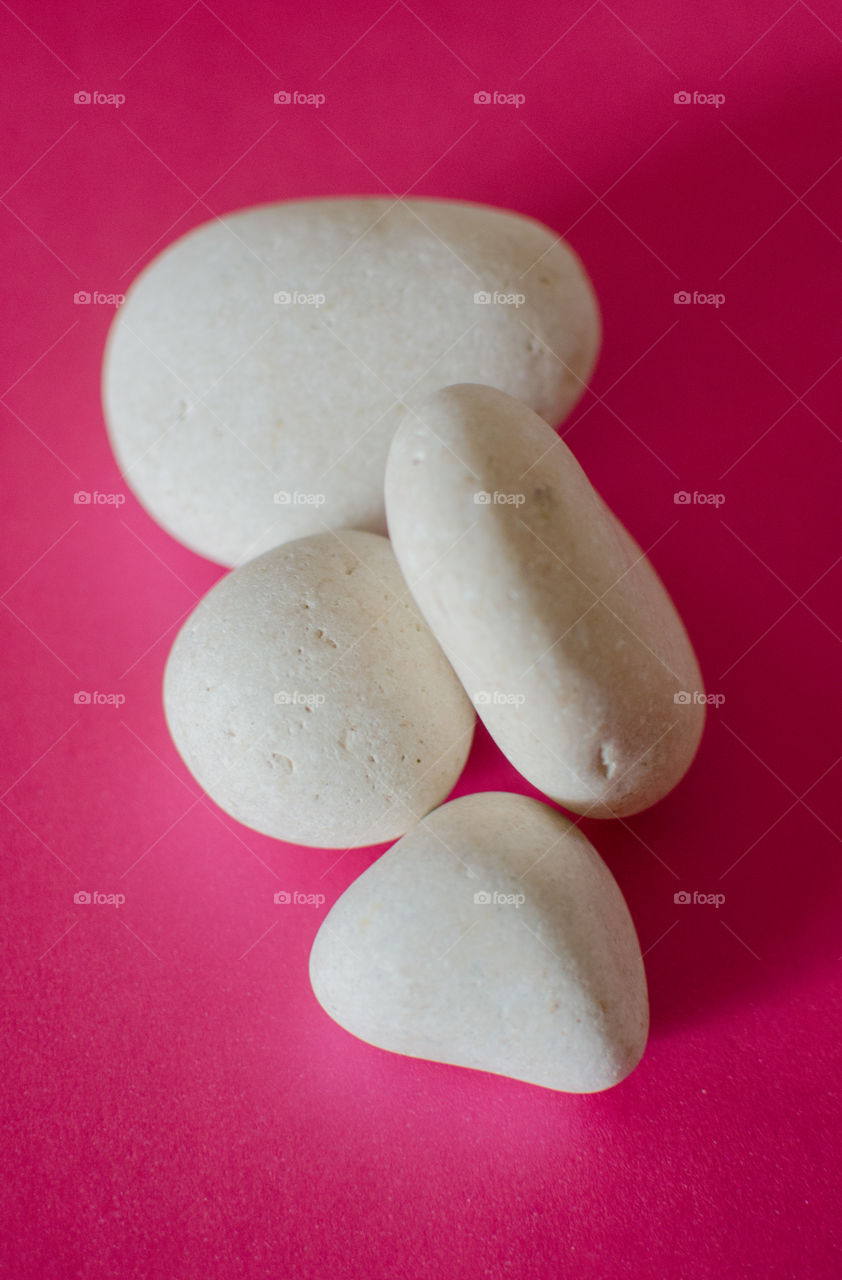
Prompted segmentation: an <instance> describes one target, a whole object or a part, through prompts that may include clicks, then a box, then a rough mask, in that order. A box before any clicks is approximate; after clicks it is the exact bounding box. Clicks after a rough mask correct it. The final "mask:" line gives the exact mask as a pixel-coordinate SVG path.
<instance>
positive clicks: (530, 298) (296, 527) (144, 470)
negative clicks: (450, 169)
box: [103, 198, 600, 565]
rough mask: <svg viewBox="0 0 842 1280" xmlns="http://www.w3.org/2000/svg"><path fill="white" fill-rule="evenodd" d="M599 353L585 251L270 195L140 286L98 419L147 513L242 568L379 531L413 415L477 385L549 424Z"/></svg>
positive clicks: (519, 224) (185, 241) (187, 240)
mask: <svg viewBox="0 0 842 1280" xmlns="http://www.w3.org/2000/svg"><path fill="white" fill-rule="evenodd" d="M276 299H277V300H276ZM599 341H600V322H599V315H598V311H597V306H596V301H595V299H594V295H593V291H592V289H591V286H590V283H589V282H588V280H587V277H586V276H585V274H584V272H583V270H582V267H581V264H580V263H579V260H578V258H577V257H576V256H575V254H574V253H573V251H572V250H571V249H570V248H568V246H567V245H565V243H564V242H563V241H561V240H559V239H558V238H557V237H556V236H555V235H554V234H553V233H552V232H551V231H550V230H549V229H548V228H547V227H545V226H543V225H542V224H541V223H538V222H535V221H533V220H532V219H530V218H526V217H523V216H522V215H520V214H514V213H508V212H506V211H504V210H500V209H493V208H489V207H487V206H483V205H471V204H462V203H459V202H455V201H446V200H409V201H406V202H400V203H396V202H395V201H392V200H388V199H383V198H370V199H334V200H312V201H298V202H290V203H283V204H273V205H263V206H259V207H257V208H252V209H246V210H243V211H240V212H238V213H233V214H230V215H228V216H226V217H225V218H223V219H220V220H214V221H212V222H208V223H206V224H204V225H203V226H201V227H199V228H197V229H196V230H194V231H191V232H189V233H188V234H187V235H186V236H184V237H183V238H181V239H180V240H178V241H176V242H175V243H174V244H173V245H171V246H169V247H168V248H167V249H166V250H165V251H164V252H163V253H161V254H160V255H159V256H158V257H157V258H155V259H154V261H153V262H152V263H151V264H150V265H149V266H148V267H147V268H146V269H145V270H144V271H143V272H142V274H141V275H140V276H139V277H138V279H137V280H136V281H135V282H134V284H133V285H132V287H131V289H130V290H129V292H128V295H127V298H126V301H125V303H124V305H123V306H122V307H121V308H120V310H119V312H118V313H117V317H116V319H115V321H114V325H113V327H112V330H111V333H110V336H109V341H108V345H107V350H106V357H105V367H104V382H103V397H104V406H105V414H106V420H107V423H108V427H109V433H110V437H111V442H112V446H113V448H114V452H115V454H116V456H117V459H118V462H119V463H120V466H121V469H122V470H123V472H124V475H125V479H126V481H127V483H128V484H129V485H130V486H131V487H132V489H133V490H134V492H135V493H136V494H137V496H138V498H139V499H140V501H141V502H142V503H143V504H144V506H145V507H146V508H147V509H148V511H149V512H150V513H151V515H152V516H153V517H154V518H155V519H156V520H157V521H158V523H159V524H161V525H163V527H164V528H165V529H167V530H168V531H169V532H170V533H171V534H172V535H173V536H174V537H176V538H178V539H179V540H180V541H182V542H184V543H186V544H187V546H189V547H192V548H193V549H194V550H195V551H198V552H200V553H201V554H202V555H205V556H208V557H209V558H210V559H212V560H217V561H219V562H220V563H222V564H227V565H233V564H239V563H242V562H243V561H244V560H247V559H250V558H251V557H253V556H256V555H258V554H260V553H261V552H263V551H266V550H268V549H269V548H270V547H273V546H276V545H277V544H278V543H281V542H284V541H288V540H290V539H293V538H298V537H303V536H305V535H309V534H312V533H318V532H321V531H322V529H323V528H324V527H325V525H327V526H328V527H330V528H343V527H344V528H357V529H368V530H370V531H372V532H375V533H384V532H385V519H384V512H383V471H384V467H385V462H386V455H387V452H388V447H389V441H390V440H391V437H392V435H393V433H394V430H395V428H396V427H397V426H398V425H399V423H400V422H401V421H402V420H403V419H404V418H406V417H407V416H408V414H409V413H410V412H411V409H412V408H413V407H415V406H416V405H417V404H418V403H419V402H420V401H421V400H423V399H424V398H425V397H426V396H427V395H428V394H429V393H430V392H432V391H434V390H435V389H436V388H438V387H443V386H447V385H448V383H452V382H460V381H477V382H487V383H490V384H492V385H493V386H499V387H502V388H503V389H505V390H506V391H509V392H511V393H512V394H514V395H517V396H519V397H520V398H522V399H523V400H525V401H526V402H527V403H528V404H530V405H531V406H532V408H533V409H534V410H536V412H538V413H540V414H542V415H543V416H544V417H545V418H547V420H548V421H551V422H554V423H555V422H557V421H559V420H560V419H561V418H562V417H563V416H564V415H565V414H566V413H567V412H568V410H569V409H570V408H571V406H572V405H573V404H574V402H575V401H576V400H577V399H578V398H579V396H580V394H581V392H582V391H583V389H584V383H585V382H586V381H587V378H588V377H589V375H590V372H591V369H592V367H593V364H594V361H595V359H596V354H597V349H598V346H599Z"/></svg>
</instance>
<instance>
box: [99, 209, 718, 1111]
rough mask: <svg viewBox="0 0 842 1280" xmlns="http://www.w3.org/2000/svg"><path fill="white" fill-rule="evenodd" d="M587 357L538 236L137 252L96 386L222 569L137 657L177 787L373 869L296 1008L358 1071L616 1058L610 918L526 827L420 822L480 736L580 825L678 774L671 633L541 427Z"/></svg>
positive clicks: (267, 236)
mask: <svg viewBox="0 0 842 1280" xmlns="http://www.w3.org/2000/svg"><path fill="white" fill-rule="evenodd" d="M599 342H600V322H599V313H598V308H597V304H596V300H595V298H594V294H593V290H592V288H591V285H590V282H589V281H588V279H587V276H586V275H585V273H584V270H583V268H582V266H581V263H580V262H579V260H578V258H577V257H576V256H575V254H574V253H573V252H572V250H571V249H570V248H569V247H568V246H567V245H566V244H565V243H564V242H563V241H561V240H559V239H558V238H557V237H555V236H554V235H553V234H552V233H551V232H550V231H549V230H548V229H547V228H546V227H543V226H542V225H540V224H539V223H536V222H534V221H532V220H531V219H528V218H524V217H521V216H519V215H515V214H512V213H508V212H504V211H501V210H497V209H490V208H486V207H483V206H479V205H470V204H462V203H456V202H451V201H443V200H442V201H437V200H418V201H397V202H395V201H390V200H383V199H336V200H317V201H302V202H298V203H288V204H276V205H267V206H263V207H260V208H256V209H250V210H246V211H244V212H241V213H237V214H234V215H232V216H230V217H228V218H225V219H219V220H216V221H214V222H211V223H208V224H206V225H204V226H201V227H199V228H198V229H197V230H195V231H193V232H191V233H190V234H188V235H186V236H185V237H184V238H183V239H181V240H179V241H178V242H177V243H176V244H174V245H173V246H171V247H170V248H169V249H167V250H166V251H165V252H164V253H162V254H161V255H160V256H159V257H158V258H157V259H155V261H154V262H153V263H152V264H151V265H150V266H149V267H148V268H147V269H146V270H145V271H144V272H143V274H142V275H141V276H140V278H139V279H138V280H137V281H136V282H135V284H134V285H133V287H132V289H131V290H130V292H129V294H128V296H127V299H126V302H125V304H124V305H123V307H122V308H121V309H120V311H119V313H118V316H117V319H116V321H115V323H114V326H113V328H112V331H111V334H110V337H109V341H108V347H107V351H106V358H105V372H104V399H105V409H106V418H107V422H108V426H109V431H110V435H111V440H112V444H113V447H114V450H115V453H116V455H117V458H118V460H119V462H120V465H121V468H122V469H123V472H124V475H125V478H126V480H127V482H128V483H129V484H130V485H131V487H132V488H133V489H134V491H135V493H136V494H137V496H138V498H139V499H140V501H141V502H142V503H143V504H144V506H145V507H146V508H147V510H148V511H149V512H150V513H151V514H152V515H153V516H154V517H155V519H156V520H157V521H158V522H159V523H160V524H161V525H162V526H163V527H164V528H165V529H167V530H168V531H169V532H170V533H171V534H172V535H173V536H174V537H176V538H178V539H179V540H180V541H181V542H183V543H185V544H186V545H187V546H189V547H191V548H192V549H194V550H195V551H197V552H199V553H200V554H202V555H205V556H208V557H209V558H211V559H213V560H216V561H218V562H221V563H223V564H225V565H227V566H229V567H231V568H232V572H230V573H229V574H228V575H227V576H226V577H224V578H223V579H222V580H221V581H220V582H218V583H217V585H216V586H215V587H214V588H213V589H212V590H211V591H210V592H209V593H208V594H207V596H206V597H205V598H204V599H203V600H202V601H201V603H200V604H199V605H198V607H197V608H196V609H195V610H194V611H193V613H192V614H191V616H190V617H189V618H188V620H187V622H186V623H185V624H184V626H183V627H182V629H181V632H180V634H179V635H178V637H177V639H176V641H175V644H174V645H173V648H172V652H171V654H170V657H169V660H168V663H167V668H166V675H165V681H164V704H165V710H166V716H167V721H168V724H169V727H170V731H171V733H172V736H173V740H174V742H175V745H176V747H177V748H178V750H179V752H180V754H181V755H182V757H183V759H184V761H185V763H186V764H187V767H188V768H189V769H190V771H191V772H192V774H193V775H194V776H195V777H196V779H197V780H198V781H199V783H200V784H201V785H202V787H203V788H204V789H205V790H206V791H207V793H208V794H209V795H210V796H211V797H212V798H213V800H214V801H215V802H216V803H217V804H218V805H220V806H221V808H222V809H224V810H225V811H226V812H227V813H229V814H231V815H232V816H233V817H235V818H237V819H238V820H239V821H240V822H243V823H245V824H246V825H247V826H249V827H251V828H253V829H255V830H256V831H260V832H263V833H264V834H266V835H269V836H273V837H275V838H277V839H281V840H288V841H291V842H294V843H297V844H303V845H313V846H318V847H322V848H355V847H359V846H364V845H370V844H376V843H379V842H382V841H391V840H396V839H397V843H396V844H394V845H393V847H392V848H390V849H389V850H388V852H386V853H385V854H383V855H382V857H380V858H379V859H378V860H377V861H376V862H375V863H374V864H373V865H372V866H371V867H370V868H369V869H368V870H367V871H366V872H365V873H364V874H363V875H361V876H360V877H359V878H358V879H357V880H356V881H355V883H354V884H352V885H351V887H350V889H348V890H347V892H346V893H345V894H343V895H342V897H340V899H339V900H338V902H336V904H335V905H334V907H333V908H332V910H331V911H330V913H329V914H328V916H327V918H326V919H325V921H324V923H323V924H322V927H321V929H320V930H319V932H318V935H317V937H316V939H315V942H314V945H313V949H312V955H311V961H310V978H311V981H312V985H313V989H314V991H315V994H316V996H317V998H318V1000H319V1001H320V1003H321V1004H322V1005H323V1007H324V1008H325V1009H326V1011H327V1012H328V1013H329V1014H330V1015H331V1017H333V1018H334V1019H335V1020H336V1021H337V1022H339V1023H340V1024H341V1025H342V1026H344V1027H345V1028H347V1029H348V1030H349V1031H351V1032H353V1033H354V1034H355V1035H357V1036H359V1037H361V1038H362V1039H364V1040H366V1041H368V1042H369V1043H371V1044H374V1045H378V1046H380V1047H382V1048H384V1049H389V1050H392V1051H393V1052H397V1053H403V1054H409V1055H412V1056H415V1057H422V1058H429V1059H434V1060H436V1061H440V1062H449V1063H455V1064H457V1065H461V1066H466V1067H474V1068H479V1069H482V1070H486V1071H492V1072H497V1073H499V1074H502V1075H507V1076H512V1077H516V1078H518V1079H521V1080H526V1081H529V1082H532V1083H535V1084H538V1085H543V1086H545V1087H548V1088H552V1089H559V1090H565V1091H570V1092H576V1093H589V1092H594V1091H597V1090H601V1089H605V1088H608V1087H610V1086H611V1085H614V1084H616V1083H618V1082H619V1081H620V1080H622V1079H623V1078H624V1077H625V1076H626V1075H628V1073H629V1072H630V1071H631V1070H632V1069H633V1068H634V1067H635V1065H636V1064H637V1062H638V1061H639V1059H640V1057H641V1055H642V1053H643V1050H644V1047H645V1043H646V1037H647V1032H648V1001H647V992H646V979H645V975H644V970H643V963H642V958H641V954H640V948H639V945H638V941H637V937H636V935H635V930H634V925H633V924H632V920H631V917H630V915H629V912H628V909H627V907H626V904H625V902H624V900H623V897H622V895H621V893H620V890H619V888H618V886H617V884H616V882H615V880H614V879H613V877H612V875H611V873H610V872H609V870H608V869H607V867H606V866H605V864H604V863H603V862H602V860H601V859H600V857H599V856H598V854H597V853H596V851H595V850H594V848H593V847H592V845H591V844H590V843H589V841H588V840H587V839H586V838H585V836H584V835H583V834H582V832H581V830H580V829H579V827H578V826H577V825H574V823H573V822H572V821H570V820H569V819H568V818H566V817H564V816H563V815H562V814H561V813H559V812H558V811H557V810H556V809H553V808H551V807H550V806H549V805H547V804H544V803H541V802H539V801H537V800H532V799H528V798H526V797H524V796H521V795H515V794H507V793H501V792H487V793H480V794H476V795H469V796H464V797H462V798H461V799H458V800H453V801H450V802H449V803H443V802H445V801H446V799H447V796H448V795H449V794H450V792H451V790H452V789H453V787H454V785H455V784H456V782H457V781H458V779H459V776H460V774H461V772H462V770H463V767H464V765H465V761H466V759H467V756H468V752H469V749H470V745H471V738H472V735H473V730H474V725H475V711H476V712H478V713H479V715H480V717H481V718H482V720H483V722H484V723H485V725H486V727H487V729H488V731H489V733H490V734H491V736H492V737H493V738H494V740H495V742H496V743H497V744H498V746H499V747H500V749H501V750H502V751H503V753H504V754H505V756H506V757H507V758H508V760H509V761H510V762H511V763H512V764H513V765H514V766H515V768H516V769H517V770H518V771H519V772H520V773H521V774H522V775H523V777H524V778H525V779H527V781H528V782H530V783H531V784H533V786H535V787H536V788H537V789H539V790H540V791H541V792H543V793H544V795H546V796H547V797H548V798H549V799H550V800H552V801H554V802H555V803H557V804H559V805H561V806H563V807H564V808H565V809H568V810H570V811H572V812H574V813H576V814H581V815H583V816H588V817H593V818H606V819H610V818H612V817H624V816H626V815H629V814H634V813H638V812H639V811H640V810H642V809H645V808H647V807H648V806H649V805H652V804H654V803H656V801H658V800H660V799H661V798H662V797H663V796H664V795H666V794H667V792H668V791H670V790H671V789H672V788H673V787H674V786H675V785H676V783H677V782H678V781H679V780H680V778H681V777H682V776H683V775H684V773H685V772H686V770H687V769H688V767H689V765H690V763H691V761H692V759H693V756H694V754H695V752H696V749H697V747H698V744H699V740H700V737H701V734H702V729H703V720H704V698H703V697H694V696H692V695H693V694H695V693H701V692H702V679H701V675H700V672H699V668H698V664H697V662H696V659H695V656H694V653H693V650H692V647H691V645H690V642H689V640H688V638H687V634H686V632H685V630H684V627H683V626H682V623H681V620H680V618H679V617H678V614H677V613H676V611H675V608H674V606H673V604H672V602H671V600H670V598H669V595H668V594H667V592H666V590H665V588H664V586H663V584H662V582H661V581H660V579H659V578H658V576H657V574H656V572H655V570H654V569H653V567H652V565H651V564H650V563H649V561H648V560H647V558H646V556H645V555H644V554H643V552H642V551H641V550H640V548H639V547H638V545H637V544H636V543H635V541H634V540H633V539H632V537H631V536H630V535H629V533H628V532H627V531H626V530H625V528H624V527H623V526H622V525H621V524H620V523H619V521H618V520H617V519H616V518H615V516H614V515H613V514H612V513H611V511H610V510H609V509H608V507H607V506H606V505H605V503H604V502H603V501H602V499H601V498H600V497H599V495H598V494H597V493H596V491H595V490H594V489H593V487H592V486H591V484H590V483H589V481H588V479H587V477H586V476H585V474H584V472H583V471H582V469H581V467H580V466H579V465H578V463H577V462H576V459H575V458H574V457H573V455H572V453H571V452H570V450H569V449H568V448H567V446H566V445H565V444H564V443H563V441H562V440H561V439H560V438H559V437H558V436H557V435H556V433H555V431H554V429H553V426H552V425H551V424H554V423H557V422H558V421H560V420H561V419H563V418H564V417H565V416H566V415H567V414H568V413H569V411H570V410H571V408H572V407H573V405H574V404H575V403H576V401H577V400H578V398H579V396H580V395H581V393H582V391H583V390H584V388H585V385H586V382H587V379H588V377H589V376H590V373H591V371H592V369H593V366H594V363H595V360H596V357H597V353H598V348H599ZM387 534H388V536H386V535H387ZM678 692H681V693H682V694H685V695H686V694H687V693H688V692H689V693H690V694H691V696H690V697H689V698H687V697H686V696H684V697H682V698H681V699H680V700H679V701H676V699H675V695H676V693H678ZM398 837H400V838H398Z"/></svg>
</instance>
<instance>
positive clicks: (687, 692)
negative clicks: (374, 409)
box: [386, 385, 705, 818]
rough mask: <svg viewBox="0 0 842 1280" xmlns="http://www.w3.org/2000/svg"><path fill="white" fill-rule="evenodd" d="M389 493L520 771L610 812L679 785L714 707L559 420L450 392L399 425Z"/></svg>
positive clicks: (416, 585) (464, 676)
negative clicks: (552, 422)
mask: <svg viewBox="0 0 842 1280" xmlns="http://www.w3.org/2000/svg"><path fill="white" fill-rule="evenodd" d="M386 506H387V512H388V518H389V533H390V536H391V538H392V543H393V546H394V549H395V554H396V555H397V557H398V561H399V563H400V565H401V568H402V570H403V572H404V576H405V577H406V579H407V581H408V582H409V584H410V587H411V589H412V591H413V594H414V595H415V598H416V600H417V601H418V604H419V605H420V607H421V611H422V613H423V614H424V616H425V617H426V619H427V621H428V623H429V624H430V627H431V629H432V630H433V632H434V634H435V635H436V636H437V638H438V639H439V641H440V642H441V644H442V646H443V647H444V650H445V652H446V653H447V654H448V656H449V658H450V660H451V662H452V663H453V666H454V668H455V669H456V671H457V673H458V675H459V677H460V679H461V680H462V683H463V685H464V686H465V689H466V690H467V692H468V693H469V695H470V696H471V698H472V700H473V701H474V703H475V705H476V708H477V711H478V712H479V714H480V716H481V717H482V719H483V721H484V723H485V724H486V726H487V727H488V729H489V731H490V732H491V734H492V736H493V737H494V738H495V740H496V742H497V743H498V745H499V746H500V748H501V749H502V750H503V751H504V753H505V754H506V756H507V757H508V758H509V760H510V761H511V762H512V764H513V765H514V766H515V768H516V769H518V770H519V771H520V773H522V774H523V776H524V777H525V778H527V779H528V780H529V781H530V782H531V783H533V785H534V786H536V787H538V788H540V790H541V791H543V792H544V793H545V794H546V795H548V796H550V797H551V798H552V799H553V800H556V801H557V802H558V803H560V804H563V805H564V806H565V807H566V808H569V809H573V810H574V811H576V812H579V813H583V812H584V813H588V814H589V815H590V816H591V817H600V818H610V817H613V816H623V815H627V814H631V813H636V812H638V811H639V810H641V809H645V808H647V807H648V806H649V805H651V804H654V803H655V802H656V801H657V800H659V799H661V798H662V797H663V796H664V795H666V794H667V792H668V791H670V790H671V789H672V788H673V787H674V786H675V785H676V783H677V782H679V780H680V779H681V777H682V776H683V775H684V773H685V772H686V770H687V769H688V767H689V765H690V763H691V761H692V759H693V756H694V754H695V752H696V748H697V747H698V744H699V739H700V737H701V733H702V728H703V725H704V718H705V702H704V693H703V685H702V677H701V673H700V671H699V667H698V663H697V662H696V658H695V655H694V653H693V649H692V646H691V644H690V641H689V639H688V637H687V633H686V631H685V630H684V627H683V625H682V622H681V619H680V618H679V616H678V614H677V612H676V610H675V607H674V605H673V603H672V601H671V600H670V597H669V595H668V594H667V591H666V589H665V588H664V585H663V583H662V582H661V580H660V579H659V577H658V576H657V574H656V572H655V570H654V568H653V567H652V565H651V563H650V562H649V560H647V559H646V557H645V556H644V554H643V552H642V551H641V549H640V547H639V546H638V545H637V543H636V542H635V541H634V539H633V538H632V537H631V536H630V535H629V534H628V533H627V531H626V530H625V529H624V528H623V526H622V525H621V524H620V523H619V521H618V520H617V519H616V518H615V517H614V516H613V514H612V513H611V512H610V511H609V509H608V507H607V506H606V505H605V503H604V502H603V500H602V499H601V498H600V496H599V495H598V494H597V493H596V491H595V490H594V488H593V486H592V485H591V484H590V482H589V480H588V478H587V476H586V475H585V473H584V472H583V470H582V468H581V467H580V466H579V464H578V462H577V461H576V459H575V458H574V456H573V454H572V453H571V452H570V450H569V449H568V447H567V446H566V445H565V444H564V443H563V441H562V440H561V439H559V437H557V436H556V434H555V432H554V431H553V430H552V428H551V427H549V426H547V424H546V423H545V422H544V421H543V420H542V419H541V418H540V417H539V416H538V415H537V414H535V413H533V412H532V410H531V409H529V408H528V407H527V406H526V405H523V404H521V403H520V402H519V401H517V400H515V399H513V398H512V397H511V396H507V395H505V394H504V393H503V392H501V391H496V390H494V389H492V388H490V387H482V386H471V385H468V386H454V387H448V388H446V389H444V390H441V391H439V392H437V393H435V394H434V395H433V396H432V397H431V398H430V399H429V400H428V401H427V402H426V403H425V404H424V405H423V406H421V408H420V409H419V412H418V416H417V417H416V418H414V419H412V420H411V421H407V422H406V423H404V425H403V426H402V427H401V428H400V429H399V431H398V432H397V434H396V436H395V439H394V441H393V444H392V449H391V453H390V456H389V462H388V468H387V474H386Z"/></svg>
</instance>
